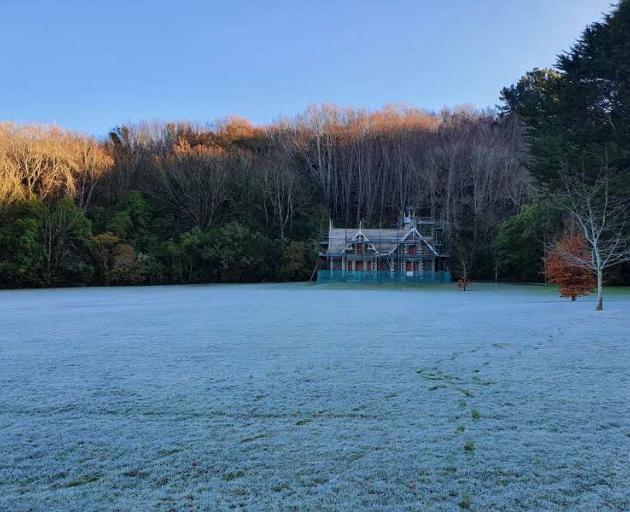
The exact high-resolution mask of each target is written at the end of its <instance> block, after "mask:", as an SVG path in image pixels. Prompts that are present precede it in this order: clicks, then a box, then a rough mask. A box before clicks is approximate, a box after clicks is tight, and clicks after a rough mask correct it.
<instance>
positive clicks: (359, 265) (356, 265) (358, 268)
mask: <svg viewBox="0 0 630 512" xmlns="http://www.w3.org/2000/svg"><path fill="white" fill-rule="evenodd" d="M355 269H356V270H363V262H362V261H357V262H356V263H355Z"/></svg>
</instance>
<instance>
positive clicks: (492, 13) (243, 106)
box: [0, 0, 610, 135]
mask: <svg viewBox="0 0 630 512" xmlns="http://www.w3.org/2000/svg"><path fill="white" fill-rule="evenodd" d="M608 10H610V0H415V1H413V0H408V1H406V0H392V1H387V0H382V1H371V0H347V1H343V0H337V1H328V0H312V1H297V0H296V1H273V2H272V1H267V2H256V1H250V2H248V1H239V2H236V1H229V0H224V1H210V0H207V1H200V0H198V1H194V0H182V1H176V0H169V1H166V0H126V1H123V0H48V1H43V0H0V119H2V120H12V121H17V122H44V123H57V124H60V125H62V126H64V127H67V128H70V129H75V130H81V131H85V132H92V133H96V134H98V135H103V134H105V133H107V131H108V130H109V129H110V128H111V127H113V126H115V125H117V124H120V123H123V122H128V121H139V120H142V119H149V120H152V119H162V120H168V119H191V120H197V121H210V120H212V119H215V118H220V117H225V116H228V115H240V116H242V117H246V118H248V119H251V120H252V121H253V122H254V123H265V122H269V121H272V120H273V119H275V118H277V117H278V116H280V115H293V114H295V113H298V112H300V111H302V110H303V109H304V108H305V107H306V106H308V105H309V104H311V103H322V102H335V103H339V104H342V105H346V106H356V107H365V108H378V107H381V106H383V105H385V104H388V103H407V104H412V105H415V106H418V107H423V108H426V109H429V110H437V109H439V108H441V107H443V106H453V105H458V104H473V105H475V106H478V107H482V108H484V107H489V106H493V105H495V104H496V103H497V101H498V93H499V90H500V88H501V87H503V86H504V85H507V84H510V83H512V82H514V81H515V80H517V79H518V78H519V77H520V76H521V75H522V74H523V73H524V72H525V71H526V70H528V69H530V68H532V67H534V66H538V67H543V66H549V65H551V64H553V63H554V61H555V57H556V55H557V54H558V53H560V52H562V51H563V50H565V49H567V48H568V47H569V46H570V45H571V43H572V42H573V41H574V40H575V38H576V37H578V36H579V34H580V32H581V31H582V29H583V28H584V27H585V26H586V24H588V23H590V22H592V21H595V20H598V19H600V18H601V14H602V13H603V12H606V11H608Z"/></svg>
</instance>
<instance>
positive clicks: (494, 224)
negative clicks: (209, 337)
mask: <svg viewBox="0 0 630 512" xmlns="http://www.w3.org/2000/svg"><path fill="white" fill-rule="evenodd" d="M628 40H630V2H628V1H627V0H624V1H622V2H621V3H620V4H619V5H618V6H617V7H615V8H614V10H613V12H612V13H611V14H610V15H608V16H607V17H606V18H605V19H604V20H603V22H601V23H596V24H594V25H592V26H590V27H589V28H588V29H587V30H586V31H585V32H584V34H583V37H582V38H581V39H580V40H579V41H578V42H577V43H576V44H575V46H574V47H573V48H572V49H571V50H570V51H569V52H567V53H566V54H564V55H562V56H561V57H560V58H559V60H558V64H557V66H556V68H555V69H551V70H533V71H531V72H529V73H527V74H526V75H525V76H524V77H523V78H522V79H521V80H520V81H519V82H518V83H517V84H515V85H513V86H511V87H507V88H505V89H504V90H503V91H502V101H503V102H502V105H501V106H500V109H499V112H498V113H494V112H485V111H477V110H474V109H471V108H459V109H455V110H445V111H442V112H440V113H427V112H424V111H421V110H418V109H415V108H410V107H390V108H385V109H382V110H379V111H364V110H357V109H347V108H341V107H338V106H335V105H324V106H319V107H312V108H309V109H308V110H307V111H306V112H304V113H303V114H301V115H298V116H296V117H295V118H292V119H284V120H281V121H278V122H275V123H273V124H271V125H267V126H252V125H251V124H250V123H248V122H247V121H245V120H242V119H228V120H224V121H220V122H216V123H214V124H212V125H208V126H202V125H197V124H193V123H184V122H179V123H142V124H138V125H130V126H120V127H117V128H116V129H114V130H113V131H112V132H111V133H110V134H109V136H108V137H107V138H106V139H105V140H96V139H94V138H91V137H86V136H83V135H79V134H75V133H70V132H67V131H65V130H62V129H60V128H55V127H40V126H17V125H13V124H6V123H5V124H0V286H2V287H24V286H60V285H81V284H137V283H189V282H217V281H221V282H243V281H265V280H301V279H307V278H308V277H309V276H310V274H311V272H312V270H313V268H314V265H315V262H316V260H317V242H318V241H319V240H320V239H321V238H322V237H324V236H325V235H326V231H327V229H328V219H329V218H332V219H333V221H334V222H335V224H336V225H348V226H352V225H357V224H358V223H359V222H362V223H363V225H364V226H370V227H379V226H382V227H389V226H391V225H393V224H394V223H395V222H396V221H397V219H398V218H399V215H400V213H401V211H402V210H403V209H404V208H405V207H406V206H415V207H419V208H423V209H424V210H425V211H426V212H427V214H430V215H433V216H435V217H436V218H437V219H438V220H440V221H442V222H443V224H444V227H445V230H446V235H447V239H448V240H449V242H450V252H451V255H452V258H451V270H453V271H454V273H455V274H465V275H467V276H471V277H474V278H486V279H489V278H503V279H510V280H527V281H532V280H541V279H542V261H543V260H542V258H543V256H544V253H545V250H546V247H548V246H549V244H550V243H551V242H552V241H553V240H554V239H556V238H558V237H559V236H560V235H561V234H562V233H563V232H564V231H566V230H567V227H570V226H569V223H568V221H567V218H566V215H565V213H563V212H562V211H561V210H560V209H559V208H558V207H557V201H555V197H554V196H555V194H557V193H558V190H559V189H560V188H561V184H562V179H561V177H563V176H564V177H565V181H566V177H567V176H569V177H570V176H575V177H576V179H577V178H580V179H584V178H585V176H586V177H587V178H588V176H593V179H595V178H596V177H597V176H599V175H600V174H601V172H602V170H606V172H607V173H608V174H610V171H614V172H613V173H612V174H614V180H613V181H611V184H612V188H613V189H614V194H616V200H618V199H619V198H621V199H623V198H624V197H626V196H624V194H626V195H627V192H628V190H629V189H630V179H628V176H629V173H628V169H629V167H630V157H629V155H630V46H628V44H627V41H628ZM608 174H607V176H608ZM612 174H611V175H612ZM616 279H617V282H628V278H627V277H624V274H623V269H621V270H618V271H617V274H616Z"/></svg>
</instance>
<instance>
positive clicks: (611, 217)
mask: <svg viewBox="0 0 630 512" xmlns="http://www.w3.org/2000/svg"><path fill="white" fill-rule="evenodd" d="M611 175H612V172H611V171H610V170H609V169H608V167H604V168H603V169H602V171H601V173H600V174H599V175H598V176H597V178H596V179H595V180H592V179H591V180H589V179H588V178H587V176H586V175H585V174H581V175H575V174H571V175H570V174H569V173H567V172H566V170H564V169H563V171H562V172H561V174H560V176H561V180H562V184H563V186H564V193H563V194H561V196H560V198H559V199H558V202H559V206H560V208H561V209H562V210H563V211H564V212H566V213H567V214H568V215H569V216H570V218H571V219H572V220H573V221H574V222H575V224H576V225H577V227H578V228H579V230H580V231H581V233H582V234H583V235H584V238H585V239H586V241H587V243H588V246H589V249H590V254H589V256H588V257H580V256H576V255H574V254H571V253H570V252H566V253H565V254H563V255H564V256H565V257H566V258H567V260H568V261H570V262H572V263H574V264H575V265H576V266H579V267H582V268H587V269H590V270H591V271H592V272H593V273H594V274H595V276H596V278H597V306H596V308H595V309H596V310H597V311H601V310H602V309H603V283H604V271H605V270H606V269H607V268H610V267H612V266H614V265H617V264H619V263H623V262H625V261H630V247H629V246H628V238H627V235H626V222H627V215H628V198H627V197H619V196H613V195H612V194H611V191H610V179H611Z"/></svg>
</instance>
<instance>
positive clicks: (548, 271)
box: [545, 234, 595, 300]
mask: <svg viewBox="0 0 630 512" xmlns="http://www.w3.org/2000/svg"><path fill="white" fill-rule="evenodd" d="M590 257H591V255H590V251H589V249H588V246H587V244H586V240H585V239H584V237H583V236H581V235H571V234H569V235H565V236H563V237H562V238H561V239H560V240H558V241H557V242H556V244H555V245H554V247H553V248H552V249H551V251H550V252H549V254H548V255H547V257H546V258H545V275H546V276H547V280H548V281H549V282H550V283H552V284H557V285H560V296H561V297H569V298H571V300H575V298H576V297H579V296H581V295H588V294H589V293H591V292H592V291H593V288H594V287H595V279H594V277H593V273H592V272H591V271H590V270H589V269H588V268H584V267H583V266H581V265H580V264H579V262H581V261H584V260H588V259H589V258H590Z"/></svg>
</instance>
